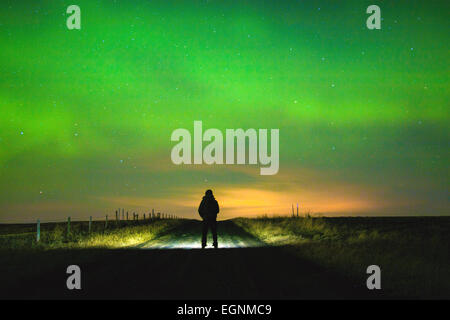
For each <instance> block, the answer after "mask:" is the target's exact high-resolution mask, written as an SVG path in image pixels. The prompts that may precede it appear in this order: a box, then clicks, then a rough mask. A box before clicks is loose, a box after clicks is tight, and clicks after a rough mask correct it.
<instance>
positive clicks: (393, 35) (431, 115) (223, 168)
mask: <svg viewBox="0 0 450 320" xmlns="http://www.w3.org/2000/svg"><path fill="white" fill-rule="evenodd" d="M71 4H77V5H78V6H79V7H80V8H81V30H68V29H67V27H66V19H67V17H68V16H69V15H68V14H66V8H67V7H68V6H69V5H71ZM371 4H374V3H373V2H372V1H312V0H311V1H307V0H304V1H256V0H255V1H206V0H204V1H153V0H152V1H150V0H147V1H142V0H141V1H124V0H120V1H113V0H110V1H107V0H105V1H97V0H96V1H94V0H78V1H76V3H72V2H68V1H55V0H52V1H11V0H4V1H1V3H0V8H1V10H0V39H1V40H0V41H1V50H0V57H1V58H0V61H1V65H0V178H1V179H0V190H1V191H0V207H1V210H0V223H1V222H12V221H32V220H35V219H37V218H41V219H47V220H63V219H65V217H66V216H68V215H72V216H73V217H75V218H79V219H82V218H86V217H88V216H89V215H93V216H94V217H101V216H104V215H105V214H108V213H109V214H111V213H112V212H113V211H114V210H115V209H116V208H119V207H120V208H126V210H136V211H140V212H144V211H146V212H148V211H149V210H151V208H155V209H156V210H162V211H164V212H169V213H174V214H178V215H180V216H185V217H194V216H195V215H196V206H197V205H198V203H199V201H200V199H201V196H202V194H203V192H204V190H205V189H206V188H212V189H213V190H214V192H215V194H216V196H217V198H218V200H219V202H220V203H221V205H222V208H223V211H222V214H221V217H222V218H229V217H232V216H238V215H256V214H263V213H268V214H272V213H277V214H288V213H290V210H291V204H292V203H296V202H299V203H300V210H301V212H304V211H307V210H311V211H312V212H315V213H322V214H326V215H357V214H358V215H448V214H449V213H450V211H449V205H448V204H449V198H448V178H449V171H448V163H449V152H448V146H449V120H450V119H449V106H448V101H449V86H448V84H449V82H448V79H449V39H450V37H449V33H450V31H449V30H450V25H449V21H450V20H449V16H448V12H450V3H449V2H448V1H416V0H414V1H397V0H395V1H393V0H390V1H378V3H375V4H378V5H379V6H380V8H381V16H382V19H383V20H382V29H381V30H368V29H367V27H366V19H367V17H368V16H369V15H368V14H366V8H367V7H368V6H369V5H371ZM194 120H202V121H203V126H204V128H218V129H220V130H225V129H226V128H243V129H248V128H255V129H258V128H267V129H271V128H279V130H280V170H279V173H278V174H277V175H274V176H261V175H259V165H213V166H207V165H202V166H193V165H190V166H189V165H181V166H176V165H174V164H172V162H171V160H170V151H171V149H172V147H173V146H174V145H175V143H174V142H171V141H170V136H171V133H172V132H173V130H175V129H177V128H187V129H189V130H192V128H193V121H194Z"/></svg>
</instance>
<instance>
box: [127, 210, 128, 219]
mask: <svg viewBox="0 0 450 320" xmlns="http://www.w3.org/2000/svg"><path fill="white" fill-rule="evenodd" d="M127 221H128V211H127Z"/></svg>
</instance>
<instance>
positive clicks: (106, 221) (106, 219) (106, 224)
mask: <svg viewBox="0 0 450 320" xmlns="http://www.w3.org/2000/svg"><path fill="white" fill-rule="evenodd" d="M106 228H108V215H106V218H105V229H106Z"/></svg>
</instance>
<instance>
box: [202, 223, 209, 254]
mask: <svg viewBox="0 0 450 320" xmlns="http://www.w3.org/2000/svg"><path fill="white" fill-rule="evenodd" d="M207 235H208V221H207V220H203V222H202V248H204V247H206V237H207Z"/></svg>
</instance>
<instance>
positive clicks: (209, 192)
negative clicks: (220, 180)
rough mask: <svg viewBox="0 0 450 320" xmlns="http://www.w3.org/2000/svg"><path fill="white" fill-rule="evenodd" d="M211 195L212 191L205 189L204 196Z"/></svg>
mask: <svg viewBox="0 0 450 320" xmlns="http://www.w3.org/2000/svg"><path fill="white" fill-rule="evenodd" d="M212 195H213V193H212V190H211V189H208V190H206V192H205V196H207V197H211V196H212Z"/></svg>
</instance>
